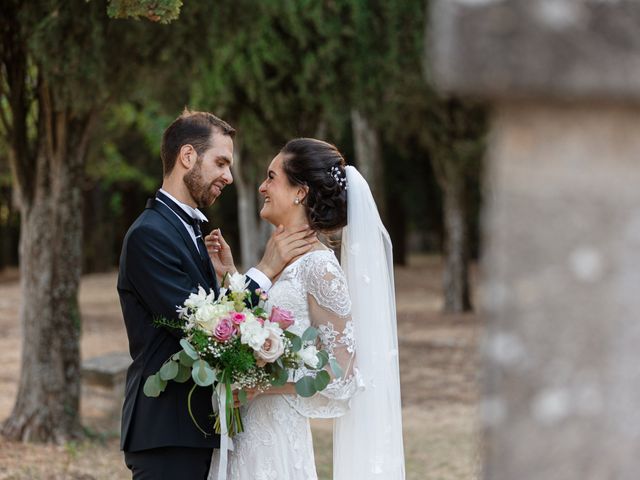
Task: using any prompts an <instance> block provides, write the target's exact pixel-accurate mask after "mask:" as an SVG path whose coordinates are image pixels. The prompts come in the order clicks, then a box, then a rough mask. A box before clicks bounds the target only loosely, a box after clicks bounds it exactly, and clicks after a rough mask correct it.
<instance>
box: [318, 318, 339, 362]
mask: <svg viewBox="0 0 640 480" xmlns="http://www.w3.org/2000/svg"><path fill="white" fill-rule="evenodd" d="M318 334H319V336H320V341H321V342H322V345H324V348H325V350H326V351H327V352H328V353H329V356H333V349H334V348H335V347H336V337H337V336H338V332H336V331H335V330H334V329H333V324H332V323H331V322H327V324H326V325H320V326H319V327H318Z"/></svg>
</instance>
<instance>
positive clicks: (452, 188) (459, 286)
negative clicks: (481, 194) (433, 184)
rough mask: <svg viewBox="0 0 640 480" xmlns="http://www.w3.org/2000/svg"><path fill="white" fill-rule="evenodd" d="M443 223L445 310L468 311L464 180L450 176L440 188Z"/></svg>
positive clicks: (467, 242) (467, 253)
mask: <svg viewBox="0 0 640 480" xmlns="http://www.w3.org/2000/svg"><path fill="white" fill-rule="evenodd" d="M443 193H444V198H443V209H444V212H443V213H444V215H443V217H444V225H445V248H444V250H445V258H444V262H445V265H444V273H443V286H444V311H445V313H461V312H466V311H469V310H471V299H470V292H469V252H468V250H469V233H468V231H467V218H466V217H467V216H466V209H465V198H464V182H462V181H461V179H459V178H453V179H450V180H449V181H447V182H446V184H445V185H444V188H443Z"/></svg>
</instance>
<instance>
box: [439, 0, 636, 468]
mask: <svg viewBox="0 0 640 480" xmlns="http://www.w3.org/2000/svg"><path fill="white" fill-rule="evenodd" d="M431 13H432V15H431V18H432V30H433V32H434V37H433V43H432V45H433V49H432V50H431V52H430V54H431V60H432V62H433V66H434V71H435V78H436V80H437V82H438V84H439V85H440V87H441V88H443V89H444V90H447V91H450V92H454V93H456V94H461V95H472V96H475V97H478V98H484V99H486V100H488V101H490V102H492V104H493V105H494V115H493V121H492V134H491V139H490V146H489V153H488V168H487V170H488V173H487V177H486V179H485V187H486V191H487V195H486V198H487V199H488V201H487V205H486V207H485V211H484V223H483V228H484V245H485V250H484V252H483V260H482V272H483V275H482V278H483V280H482V291H483V295H482V297H483V300H482V304H483V309H484V312H485V315H486V317H487V334H486V339H485V341H484V346H483V359H484V364H483V375H482V378H483V405H482V412H483V413H482V422H483V428H484V432H485V435H484V445H483V447H484V452H485V453H484V469H483V470H484V478H485V479H487V480H489V479H490V480H524V479H526V480H565V479H566V480H574V479H575V480H604V479H616V480H618V479H620V480H626V479H629V480H632V479H637V478H639V477H640V102H638V100H640V2H636V1H622V0H607V1H602V0H582V1H578V0H511V1H509V0H440V1H436V2H435V4H434V7H433V10H432V12H431Z"/></svg>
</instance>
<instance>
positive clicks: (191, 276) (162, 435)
mask: <svg viewBox="0 0 640 480" xmlns="http://www.w3.org/2000/svg"><path fill="white" fill-rule="evenodd" d="M234 134H235V130H234V129H233V128H232V127H231V126H229V125H228V124H227V123H226V122H224V121H223V120H220V119H219V118H217V117H216V116H214V115H212V114H210V113H205V112H189V111H187V110H185V112H184V113H183V114H182V115H181V116H180V117H178V118H177V119H176V120H175V121H174V122H173V123H172V124H171V125H170V126H169V127H168V128H167V129H166V130H165V132H164V134H163V137H162V149H161V156H162V162H163V169H164V179H163V183H162V188H161V189H160V190H159V191H158V192H157V193H156V196H155V198H154V199H150V200H149V201H148V202H147V206H146V209H145V210H144V212H143V213H142V214H141V215H140V216H139V217H138V219H137V220H136V221H135V222H134V224H133V225H132V226H131V228H130V229H129V231H128V232H127V235H126V236H125V239H124V243H123V246H122V255H121V257H120V272H119V276H118V293H119V295H120V304H121V306H122V313H123V316H124V322H125V325H126V329H127V336H128V338H129V351H130V354H131V357H132V359H133V363H132V364H131V366H130V367H129V370H128V372H127V382H126V390H125V399H124V406H123V412H122V431H121V445H120V446H121V448H122V450H124V452H125V462H126V464H127V467H129V469H131V471H132V474H133V478H134V479H135V480H138V479H140V480H142V479H153V480H158V479H183V478H188V479H206V477H207V474H208V471H209V462H210V460H211V454H212V450H213V448H216V447H218V446H219V437H218V436H217V435H207V436H206V437H205V436H204V435H203V433H202V432H201V431H199V430H198V428H197V427H196V425H195V424H194V422H193V421H192V419H191V418H190V416H189V413H188V410H187V395H188V393H189V390H190V389H191V387H192V386H193V383H192V381H191V380H189V381H188V382H186V383H176V382H169V383H168V385H167V387H166V389H165V391H164V392H163V393H162V394H161V395H160V396H159V397H157V398H149V397H147V396H145V395H144V393H143V391H142V390H143V386H144V382H145V381H146V379H147V377H148V376H149V375H151V374H153V373H155V372H157V371H158V370H159V368H160V367H161V366H162V364H163V363H164V362H165V361H166V360H167V359H168V358H169V357H170V356H171V355H172V354H174V353H176V352H177V351H179V350H180V349H181V347H180V345H179V341H180V338H181V332H179V331H177V330H172V329H169V328H156V327H154V326H153V319H154V318H155V317H158V316H163V317H166V318H169V319H177V313H176V306H177V305H181V304H182V303H183V301H184V300H185V299H186V298H187V297H188V296H189V294H190V293H192V292H195V291H197V289H198V286H202V287H204V288H205V289H206V290H207V291H208V290H209V289H210V288H211V289H213V290H214V291H215V292H216V294H217V293H218V290H219V286H218V276H220V277H221V276H222V275H223V274H224V273H225V271H227V270H233V269H234V268H235V267H233V262H232V260H231V261H230V260H229V258H230V257H229V256H228V252H226V253H227V257H226V258H225V257H224V252H220V250H219V246H220V244H219V242H220V241H221V240H219V239H218V237H212V238H214V240H212V241H213V244H212V245H210V250H211V254H212V255H213V256H212V257H211V258H210V256H209V254H208V252H207V248H206V246H205V242H204V241H203V238H202V232H201V229H200V224H201V223H202V222H204V221H206V217H205V216H204V215H203V214H202V213H201V212H200V211H199V210H198V208H205V207H208V206H210V205H212V204H213V202H214V201H215V200H216V198H217V197H218V196H219V195H220V194H221V192H222V190H223V189H224V188H225V187H226V186H227V185H229V184H231V183H232V182H233V177H232V174H231V167H232V165H233V137H234ZM309 234H310V232H309V231H296V232H282V231H281V230H279V231H277V232H276V233H275V234H274V236H272V238H271V240H270V241H269V243H268V244H267V249H266V251H265V255H264V257H263V259H262V261H261V262H260V263H259V264H258V265H257V267H256V268H252V269H250V270H249V271H248V272H247V274H246V275H247V277H248V280H249V282H250V288H252V289H256V288H262V289H264V290H268V289H269V287H270V286H271V279H272V278H274V277H275V275H277V274H278V273H279V272H280V271H281V270H282V268H284V266H285V265H286V264H287V263H288V262H289V261H290V260H291V259H292V258H295V257H296V256H298V255H300V254H302V253H305V252H306V251H307V250H308V249H309V248H310V247H309V246H310V241H308V238H307V237H308V236H309ZM223 241H224V240H222V242H223ZM209 243H211V242H209ZM225 246H226V244H225ZM215 252H218V253H215ZM212 260H213V261H214V262H215V263H216V265H215V267H216V269H214V265H213V264H212ZM216 270H217V271H216ZM211 393H212V390H211V389H207V388H196V390H195V392H194V394H193V396H192V399H191V404H192V412H193V414H194V417H195V418H196V420H197V422H198V425H200V426H202V427H203V428H204V429H205V430H207V431H209V432H213V422H212V414H213V410H212V406H211Z"/></svg>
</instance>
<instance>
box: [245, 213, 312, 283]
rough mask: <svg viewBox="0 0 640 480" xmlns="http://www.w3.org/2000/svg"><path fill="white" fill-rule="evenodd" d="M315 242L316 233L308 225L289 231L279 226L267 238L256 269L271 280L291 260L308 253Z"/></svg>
mask: <svg viewBox="0 0 640 480" xmlns="http://www.w3.org/2000/svg"><path fill="white" fill-rule="evenodd" d="M316 241H317V238H316V233H315V232H314V231H313V230H311V229H310V228H309V226H308V225H303V226H301V227H295V228H293V229H291V230H290V231H285V229H284V227H283V226H282V225H280V226H279V227H278V228H276V231H275V232H274V233H273V234H272V235H271V238H269V241H268V242H267V247H266V249H265V251H264V255H263V256H262V260H260V263H258V265H256V268H257V269H258V270H260V271H261V272H262V273H264V274H265V275H266V276H267V277H269V278H270V279H271V280H273V279H274V278H275V277H276V276H277V275H278V274H279V273H280V272H281V271H282V269H283V268H284V267H286V266H287V265H288V264H289V263H290V262H291V261H292V260H295V259H296V258H298V257H299V256H300V255H304V254H305V253H307V252H309V251H310V250H311V248H312V247H313V244H314V243H316Z"/></svg>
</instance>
